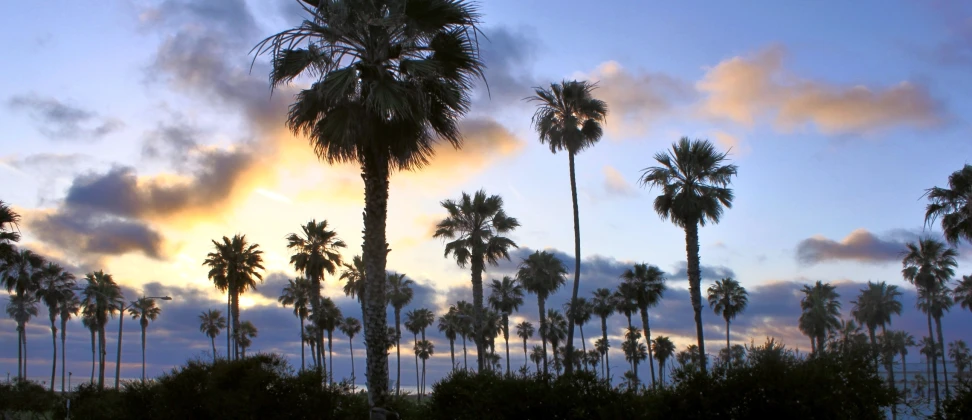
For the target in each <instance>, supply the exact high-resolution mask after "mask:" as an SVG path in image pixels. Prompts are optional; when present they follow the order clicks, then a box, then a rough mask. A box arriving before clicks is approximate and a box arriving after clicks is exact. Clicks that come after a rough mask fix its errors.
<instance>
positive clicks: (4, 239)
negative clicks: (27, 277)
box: [0, 201, 20, 265]
mask: <svg viewBox="0 0 972 420" xmlns="http://www.w3.org/2000/svg"><path fill="white" fill-rule="evenodd" d="M19 225H20V215H19V214H17V212H15V211H13V209H11V208H10V205H8V204H7V203H4V202H3V201H0V265H2V264H3V262H4V261H6V260H7V258H9V257H10V256H11V255H13V253H14V252H15V250H16V248H15V247H14V243H15V242H19V241H20V232H19V231H18V228H19Z"/></svg>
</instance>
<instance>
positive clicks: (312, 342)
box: [301, 313, 324, 370]
mask: <svg viewBox="0 0 972 420" xmlns="http://www.w3.org/2000/svg"><path fill="white" fill-rule="evenodd" d="M308 319H309V320H310V321H311V322H310V323H308V324H307V325H305V326H304V333H303V334H302V335H301V339H302V340H304V342H306V343H307V345H308V346H310V350H311V351H310V352H311V362H313V363H312V364H313V365H314V366H313V367H314V369H322V370H323V366H322V365H323V363H321V353H320V352H319V351H318V349H317V343H319V342H321V341H323V339H322V338H321V337H322V336H324V334H322V331H321V327H320V326H318V322H317V319H316V318H315V317H314V314H313V313H311V314H310V315H309V316H308Z"/></svg>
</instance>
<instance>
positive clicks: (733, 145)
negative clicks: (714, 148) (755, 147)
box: [712, 130, 752, 157]
mask: <svg viewBox="0 0 972 420" xmlns="http://www.w3.org/2000/svg"><path fill="white" fill-rule="evenodd" d="M712 136H713V137H714V138H715V143H716V144H717V145H719V148H720V149H722V150H723V151H725V152H729V153H730V154H732V155H735V156H737V157H738V156H741V155H746V154H749V152H751V151H752V148H751V147H749V145H748V144H744V143H743V142H742V139H740V138H739V137H738V136H734V135H732V134H729V133H727V132H725V131H720V130H716V131H714V132H713V133H712Z"/></svg>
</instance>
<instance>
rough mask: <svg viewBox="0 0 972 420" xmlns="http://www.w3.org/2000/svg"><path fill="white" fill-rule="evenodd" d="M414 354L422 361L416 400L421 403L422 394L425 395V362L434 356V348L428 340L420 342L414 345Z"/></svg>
mask: <svg viewBox="0 0 972 420" xmlns="http://www.w3.org/2000/svg"><path fill="white" fill-rule="evenodd" d="M415 354H416V355H417V356H418V358H419V359H422V380H421V381H419V383H418V384H417V385H418V390H419V391H418V400H419V402H422V394H424V393H425V362H426V361H428V360H429V358H430V357H432V355H433V354H435V346H434V345H432V342H431V341H429V340H424V339H423V340H422V341H419V342H417V343H415Z"/></svg>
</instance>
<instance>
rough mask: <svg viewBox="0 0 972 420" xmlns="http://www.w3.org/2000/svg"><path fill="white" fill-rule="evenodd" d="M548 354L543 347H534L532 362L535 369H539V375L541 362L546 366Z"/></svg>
mask: <svg viewBox="0 0 972 420" xmlns="http://www.w3.org/2000/svg"><path fill="white" fill-rule="evenodd" d="M546 360H547V352H545V351H544V350H543V347H541V346H536V345H535V346H533V350H532V351H531V352H530V361H531V362H533V365H534V367H535V368H536V369H537V374H539V373H540V362H541V361H542V362H543V363H544V364H546V363H547V361H546Z"/></svg>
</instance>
